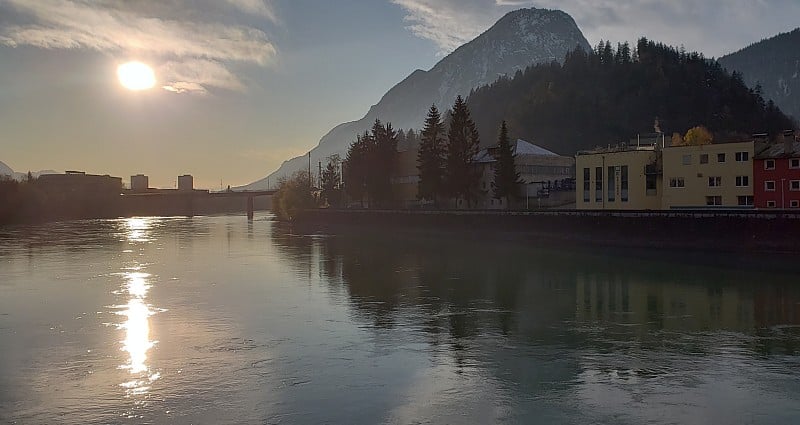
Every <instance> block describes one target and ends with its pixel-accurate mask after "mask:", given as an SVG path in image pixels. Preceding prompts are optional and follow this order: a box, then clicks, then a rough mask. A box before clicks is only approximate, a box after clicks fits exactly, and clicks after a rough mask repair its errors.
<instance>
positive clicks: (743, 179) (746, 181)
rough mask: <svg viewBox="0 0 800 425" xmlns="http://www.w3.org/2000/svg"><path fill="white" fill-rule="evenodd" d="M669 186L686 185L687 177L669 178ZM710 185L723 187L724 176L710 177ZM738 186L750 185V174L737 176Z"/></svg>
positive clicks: (679, 186) (678, 186)
mask: <svg viewBox="0 0 800 425" xmlns="http://www.w3.org/2000/svg"><path fill="white" fill-rule="evenodd" d="M669 187H671V188H681V187H686V179H684V178H683V177H673V178H671V179H669ZM708 187H722V177H718V176H714V177H709V178H708ZM736 187H750V176H736Z"/></svg>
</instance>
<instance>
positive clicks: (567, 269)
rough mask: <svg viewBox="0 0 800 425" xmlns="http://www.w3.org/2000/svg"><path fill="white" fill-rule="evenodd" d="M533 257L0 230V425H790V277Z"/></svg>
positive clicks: (451, 246) (342, 243) (646, 262)
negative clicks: (357, 424)
mask: <svg viewBox="0 0 800 425" xmlns="http://www.w3.org/2000/svg"><path fill="white" fill-rule="evenodd" d="M532 245H536V244H535V243H530V242H529V243H526V244H523V243H521V242H515V243H502V242H492V241H486V240H481V239H480V238H478V237H464V238H456V237H454V236H453V235H449V236H445V237H443V236H442V235H439V236H434V235H429V236H425V235H416V236H411V235H397V234H392V233H388V232H387V233H385V234H377V235H358V236H356V235H352V236H348V237H330V236H324V235H293V234H292V233H291V230H290V229H285V228H283V227H281V226H279V225H277V224H275V223H273V222H272V221H271V220H270V219H269V217H267V216H260V217H256V220H254V221H251V222H249V221H247V220H246V219H245V218H244V217H241V216H222V217H194V218H168V219H167V218H133V219H120V220H101V221H78V222H67V223H58V224H47V225H40V226H23V227H6V228H0V423H12V424H14V423H19V424H56V423H64V424H87V423H112V424H116V423H122V424H147V423H155V424H162V423H164V424H167V423H176V424H264V423H267V424H277V423H285V424H319V423H341V424H356V423H363V424H380V423H390V424H394V423H397V424H412V423H434V424H439V423H451V424H459V423H464V424H467V423H480V424H484V423H526V424H527V423H564V424H588V423H607V424H641V423H654V424H672V423H676V424H677V423H680V424H797V423H800V304H799V303H800V281H798V274H797V273H791V272H790V271H791V267H789V268H787V269H784V270H786V271H783V272H778V271H769V269H770V268H771V267H767V266H765V265H759V262H758V261H750V262H748V265H747V266H743V265H741V264H739V262H738V261H714V262H713V263H714V265H711V266H709V265H704V263H706V261H705V260H703V259H702V258H698V257H697V255H696V254H689V253H686V254H681V253H677V254H672V255H669V256H660V255H656V256H653V255H650V256H638V255H636V253H620V252H591V251H590V250H574V249H573V250H570V249H566V248H559V249H548V248H547V247H543V246H532ZM717 257H719V256H715V257H714V258H717ZM790 261H791V260H790Z"/></svg>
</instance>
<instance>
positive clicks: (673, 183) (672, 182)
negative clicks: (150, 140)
mask: <svg viewBox="0 0 800 425" xmlns="http://www.w3.org/2000/svg"><path fill="white" fill-rule="evenodd" d="M669 187H674V188H678V187H686V181H685V180H684V179H683V177H673V178H671V179H669Z"/></svg>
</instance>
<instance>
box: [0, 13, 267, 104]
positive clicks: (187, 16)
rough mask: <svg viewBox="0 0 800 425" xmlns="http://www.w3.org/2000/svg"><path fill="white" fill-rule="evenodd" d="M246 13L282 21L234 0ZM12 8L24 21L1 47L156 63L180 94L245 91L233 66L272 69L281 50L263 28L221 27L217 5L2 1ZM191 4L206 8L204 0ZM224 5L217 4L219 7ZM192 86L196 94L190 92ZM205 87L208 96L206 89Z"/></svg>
mask: <svg viewBox="0 0 800 425" xmlns="http://www.w3.org/2000/svg"><path fill="white" fill-rule="evenodd" d="M227 1H228V2H229V3H230V4H232V5H235V6H236V7H237V8H238V9H239V10H242V11H243V12H246V13H251V14H254V15H257V16H261V17H264V18H266V19H268V20H269V21H271V22H276V21H277V18H276V17H275V15H274V12H273V10H272V9H271V8H270V7H269V6H268V4H267V3H265V2H263V1H259V0H227ZM3 3H5V4H7V5H10V6H11V7H12V8H13V9H14V10H15V11H16V12H17V13H19V14H20V16H22V17H24V18H26V19H19V21H22V22H21V23H13V22H12V23H4V24H3V26H2V28H0V44H3V45H6V46H12V47H17V46H33V47H39V48H43V49H90V50H95V51H98V52H103V53H106V54H109V55H111V56H115V57H138V58H147V59H148V60H149V61H154V62H155V63H153V64H154V65H155V67H156V68H157V69H158V70H160V71H161V72H160V73H159V79H160V80H161V81H164V82H165V83H166V84H165V85H164V86H165V88H166V87H172V88H173V89H174V88H177V87H183V89H182V90H172V91H175V92H198V91H205V90H206V89H207V88H209V87H215V88H222V89H228V90H243V89H244V85H243V84H242V83H241V81H239V80H238V78H237V77H236V76H235V75H234V74H233V73H231V72H230V71H229V70H228V67H229V65H230V64H234V63H245V64H248V63H249V64H253V65H257V66H267V65H269V64H271V63H272V62H273V61H274V59H275V56H276V54H277V50H276V48H275V46H274V45H273V44H272V43H271V42H270V41H269V38H268V37H267V35H266V34H265V33H264V32H263V31H262V30H260V29H257V28H253V27H250V26H243V25H237V24H231V23H220V22H217V21H214V20H213V18H214V17H216V16H217V15H215V14H214V13H213V12H214V11H215V9H214V8H213V3H208V4H207V5H210V6H209V7H207V10H208V12H209V13H208V14H205V15H204V14H203V13H201V12H203V11H204V9H201V10H199V11H198V10H193V9H190V8H187V7H186V6H188V4H189V2H187V1H179V0H173V1H162V2H155V1H152V0H140V1H136V2H126V1H119V0H117V1H114V0H105V1H98V2H94V3H91V4H90V3H89V2H86V1H82V0H37V1H35V2H30V1H27V0H0V5H2V4H3ZM191 4H200V5H203V4H204V3H203V2H194V3H191ZM218 4H219V3H217V5H218ZM190 88H191V89H190ZM199 88H202V90H199Z"/></svg>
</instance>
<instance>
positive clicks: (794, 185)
mask: <svg viewBox="0 0 800 425" xmlns="http://www.w3.org/2000/svg"><path fill="white" fill-rule="evenodd" d="M789 190H791V191H792V192H797V191H800V180H792V181H790V182H789Z"/></svg>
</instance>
